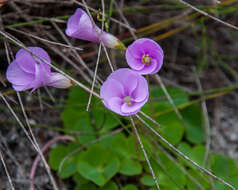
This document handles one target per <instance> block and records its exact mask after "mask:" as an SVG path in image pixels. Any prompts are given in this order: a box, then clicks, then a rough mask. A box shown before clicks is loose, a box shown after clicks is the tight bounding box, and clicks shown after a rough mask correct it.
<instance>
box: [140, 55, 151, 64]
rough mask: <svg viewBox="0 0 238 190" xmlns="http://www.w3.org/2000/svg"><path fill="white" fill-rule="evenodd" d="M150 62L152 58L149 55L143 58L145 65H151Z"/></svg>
mask: <svg viewBox="0 0 238 190" xmlns="http://www.w3.org/2000/svg"><path fill="white" fill-rule="evenodd" d="M150 60H151V57H150V55H149V54H145V55H143V57H142V62H143V63H144V64H146V65H149V64H150V63H151V61H150Z"/></svg>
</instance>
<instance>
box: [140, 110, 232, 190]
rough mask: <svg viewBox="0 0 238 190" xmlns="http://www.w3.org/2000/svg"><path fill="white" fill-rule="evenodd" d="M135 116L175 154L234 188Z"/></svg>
mask: <svg viewBox="0 0 238 190" xmlns="http://www.w3.org/2000/svg"><path fill="white" fill-rule="evenodd" d="M136 117H137V118H138V119H139V120H140V121H141V122H142V123H143V124H144V125H145V126H146V127H147V128H148V129H150V130H151V131H152V132H153V133H154V134H155V135H156V136H157V137H159V139H160V140H162V141H163V142H164V143H165V144H167V145H168V146H169V148H171V149H172V150H173V151H174V152H176V153H177V154H179V155H180V156H181V157H183V158H184V159H185V160H187V161H189V162H190V163H192V164H193V165H194V166H196V167H197V168H198V169H200V170H201V171H202V172H203V173H205V174H207V175H209V176H211V177H213V178H214V179H216V180H217V181H219V182H221V183H223V184H224V185H226V186H227V187H229V188H231V189H233V190H236V188H235V187H233V186H232V185H231V184H229V183H227V182H226V181H224V180H223V179H221V178H219V177H217V176H216V175H214V174H213V173H212V172H210V171H209V170H207V169H205V168H203V167H201V166H200V165H199V164H197V163H196V162H194V161H193V160H191V159H190V158H189V157H188V156H186V155H185V154H183V153H182V152H180V151H179V150H178V149H177V148H176V147H174V146H173V145H172V144H170V143H169V142H168V141H167V140H166V139H165V138H163V137H162V136H161V135H160V134H159V133H158V132H157V131H156V130H155V129H153V128H152V127H151V126H150V125H149V124H147V123H146V122H145V121H144V120H143V119H142V118H140V117H139V116H138V115H136Z"/></svg>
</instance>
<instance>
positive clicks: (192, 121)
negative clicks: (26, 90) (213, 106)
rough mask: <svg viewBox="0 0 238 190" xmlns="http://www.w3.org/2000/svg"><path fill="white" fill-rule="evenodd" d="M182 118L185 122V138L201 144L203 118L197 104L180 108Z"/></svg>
mask: <svg viewBox="0 0 238 190" xmlns="http://www.w3.org/2000/svg"><path fill="white" fill-rule="evenodd" d="M181 113H182V116H183V119H184V121H185V123H186V127H185V134H186V139H187V140H188V141H189V142H191V143H194V144H201V143H203V142H204V141H205V136H204V131H203V128H202V125H203V119H202V111H201V108H200V106H199V105H197V104H195V105H191V106H189V107H187V108H185V109H183V110H181Z"/></svg>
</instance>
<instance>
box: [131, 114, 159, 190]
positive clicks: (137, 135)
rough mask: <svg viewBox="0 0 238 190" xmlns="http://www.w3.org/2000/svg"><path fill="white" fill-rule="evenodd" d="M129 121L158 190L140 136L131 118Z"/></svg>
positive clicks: (157, 185)
mask: <svg viewBox="0 0 238 190" xmlns="http://www.w3.org/2000/svg"><path fill="white" fill-rule="evenodd" d="M130 120H131V124H132V127H133V130H134V132H135V134H136V137H137V140H138V142H139V144H140V147H141V149H142V152H143V154H144V157H145V159H146V162H147V164H148V166H149V169H150V172H151V174H152V177H153V179H154V182H155V185H156V187H157V189H158V190H160V187H159V183H158V181H157V178H156V176H155V173H154V170H153V168H152V166H151V163H150V160H149V158H148V156H147V153H146V151H145V148H144V145H143V143H142V141H141V138H140V135H139V133H138V131H137V129H136V126H135V123H134V120H133V118H132V117H130Z"/></svg>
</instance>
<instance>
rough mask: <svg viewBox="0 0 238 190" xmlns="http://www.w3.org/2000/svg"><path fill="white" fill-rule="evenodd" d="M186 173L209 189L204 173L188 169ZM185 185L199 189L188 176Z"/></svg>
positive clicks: (194, 189) (195, 189)
mask: <svg viewBox="0 0 238 190" xmlns="http://www.w3.org/2000/svg"><path fill="white" fill-rule="evenodd" d="M188 173H189V174H190V176H192V177H193V178H194V179H195V180H196V181H197V182H198V183H199V184H200V185H201V186H202V187H203V188H204V189H211V188H210V182H209V181H208V178H207V177H206V176H205V175H202V174H201V173H200V171H196V170H192V169H189V170H188ZM187 186H188V189H193V190H200V188H199V187H198V185H197V184H196V183H195V182H193V181H192V180H191V179H190V178H189V177H187Z"/></svg>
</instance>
